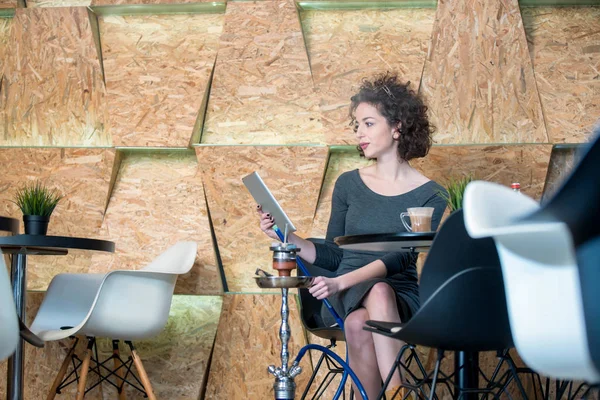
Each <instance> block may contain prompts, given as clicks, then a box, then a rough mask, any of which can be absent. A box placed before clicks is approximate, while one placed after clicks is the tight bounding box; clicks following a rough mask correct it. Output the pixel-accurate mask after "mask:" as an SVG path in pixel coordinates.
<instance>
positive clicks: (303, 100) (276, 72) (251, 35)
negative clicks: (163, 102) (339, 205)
mask: <svg viewBox="0 0 600 400" xmlns="http://www.w3.org/2000/svg"><path fill="white" fill-rule="evenodd" d="M201 142H202V143H206V144H209V143H210V144H288V143H312V144H320V143H324V142H325V131H324V128H323V125H322V123H321V114H320V112H319V101H318V98H317V96H316V94H315V92H314V90H313V80H312V77H311V70H310V64H309V60H308V55H307V53H306V47H305V44H304V38H303V35H302V27H301V26H300V19H299V16H298V10H297V8H296V4H295V2H294V1H293V0H275V1H257V2H230V3H229V4H228V5H227V11H226V14H225V21H224V26H223V34H222V35H221V38H220V43H219V54H218V57H217V62H216V65H215V74H214V79H213V82H212V86H211V92H210V99H209V101H208V109H207V115H206V122H205V125H204V131H203V134H202V140H201Z"/></svg>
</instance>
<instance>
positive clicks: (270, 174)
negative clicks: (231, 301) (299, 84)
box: [196, 146, 328, 292]
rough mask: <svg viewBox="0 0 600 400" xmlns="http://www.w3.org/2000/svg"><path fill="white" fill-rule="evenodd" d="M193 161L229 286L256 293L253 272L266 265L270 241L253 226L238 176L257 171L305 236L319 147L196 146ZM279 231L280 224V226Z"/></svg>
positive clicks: (320, 171) (320, 166) (250, 202)
mask: <svg viewBox="0 0 600 400" xmlns="http://www.w3.org/2000/svg"><path fill="white" fill-rule="evenodd" d="M196 152H197V156H198V164H199V166H200V170H201V171H202V179H203V182H204V187H205V188H206V196H207V199H208V207H209V210H210V214H211V219H212V223H213V227H214V231H215V235H216V238H217V244H218V247H219V251H220V253H221V259H222V262H223V269H224V271H225V277H226V280H227V285H228V288H229V291H232V292H240V291H244V292H259V291H261V289H259V288H258V287H257V286H256V283H255V282H254V279H253V276H254V271H255V270H256V268H257V267H260V268H262V269H264V270H266V271H270V270H272V263H273V262H272V257H273V255H272V253H271V252H270V250H269V246H270V244H271V242H272V240H271V239H269V238H268V237H267V236H266V235H265V234H264V233H263V232H262V231H261V230H260V227H259V219H258V215H257V213H256V203H255V201H254V199H253V198H252V196H251V195H250V193H249V192H248V191H247V190H246V187H245V186H244V185H243V183H242V177H244V176H246V175H248V174H250V173H252V172H254V171H258V173H259V174H260V176H261V178H262V179H263V180H264V181H265V183H266V185H267V186H268V187H269V189H270V190H271V191H272V193H273V195H274V196H275V198H276V199H277V200H278V201H279V204H281V207H283V209H284V210H285V212H286V214H287V215H288V216H289V217H290V219H291V220H292V221H293V223H294V225H296V228H297V229H298V234H299V235H300V236H302V237H306V236H307V234H308V232H310V229H311V223H312V219H313V216H314V213H315V208H316V206H317V199H318V197H319V189H320V188H321V181H322V179H323V175H324V173H325V165H326V162H327V152H328V150H327V148H325V147H301V146H295V147H279V146H273V147H271V146H265V147H251V146H216V147H197V148H196ZM280 228H281V229H282V231H283V229H284V228H285V227H283V226H282V227H280Z"/></svg>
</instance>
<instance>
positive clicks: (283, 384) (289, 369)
mask: <svg viewBox="0 0 600 400" xmlns="http://www.w3.org/2000/svg"><path fill="white" fill-rule="evenodd" d="M274 230H275V232H276V233H277V236H278V237H279V239H280V240H281V243H273V244H272V246H271V247H270V248H269V249H270V250H271V251H272V252H273V269H275V270H276V271H277V272H278V275H272V274H269V273H267V272H265V271H263V270H261V269H260V268H259V269H257V270H256V274H257V275H258V276H256V277H255V278H254V279H255V280H256V284H257V285H258V287H260V288H271V289H274V288H279V289H281V326H280V328H279V339H280V340H281V366H280V367H276V366H275V365H270V366H269V367H268V368H267V371H268V372H269V373H270V374H271V375H273V376H274V377H275V383H274V384H273V389H274V394H275V400H293V399H294V398H295V395H296V383H295V381H294V378H295V377H296V376H298V375H299V374H300V373H301V372H302V368H301V367H300V361H301V360H302V357H303V356H304V354H306V352H307V351H308V350H317V351H322V352H324V353H326V354H327V355H328V356H330V357H331V358H333V359H334V360H335V361H336V362H338V363H339V364H340V365H341V366H342V368H343V370H344V372H343V374H342V379H341V381H340V385H339V387H338V389H337V391H336V393H335V395H334V397H333V399H334V400H337V399H338V398H339V397H340V395H341V393H342V390H343V388H344V385H345V383H346V380H347V378H348V376H350V378H351V379H352V380H353V381H354V383H355V385H356V388H357V389H358V391H359V392H360V394H361V396H362V398H363V399H365V400H368V399H367V395H366V393H365V391H364V388H363V387H362V385H361V384H360V381H359V380H358V378H357V377H356V375H355V374H354V372H353V371H352V370H351V369H350V367H349V366H348V364H347V363H346V362H345V361H344V360H343V359H342V358H341V357H340V356H338V355H337V354H335V353H334V352H333V351H331V350H330V349H328V348H326V347H324V346H321V345H316V344H309V345H306V346H304V347H303V348H302V349H300V351H299V353H298V355H297V356H296V359H295V360H294V361H293V362H292V365H291V366H289V357H290V354H289V350H288V342H289V340H290V336H291V330H290V326H289V323H288V317H289V306H288V290H289V289H290V288H309V287H311V286H312V283H313V279H314V278H313V277H312V276H310V274H309V273H308V270H307V269H306V267H305V266H304V264H303V263H302V260H301V259H300V258H296V253H297V252H298V251H300V249H299V248H298V247H297V246H296V245H294V244H293V243H287V224H286V228H285V235H284V234H282V233H281V230H280V229H279V228H278V227H277V226H275V227H274ZM296 265H297V266H298V268H299V269H300V271H301V272H302V274H304V276H291V272H292V270H294V269H296ZM323 301H324V303H325V306H326V307H327V308H328V309H329V311H330V312H331V313H332V315H333V316H334V318H335V320H336V322H337V324H338V325H339V326H340V328H342V329H343V327H344V322H343V321H342V319H341V318H340V317H339V315H338V314H337V313H336V312H335V310H334V309H333V307H332V306H331V303H330V302H329V301H328V300H327V299H325V300H323Z"/></svg>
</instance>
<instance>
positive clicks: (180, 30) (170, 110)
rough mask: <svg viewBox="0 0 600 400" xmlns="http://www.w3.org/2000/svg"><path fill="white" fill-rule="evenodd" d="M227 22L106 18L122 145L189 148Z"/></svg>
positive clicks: (215, 18)
mask: <svg viewBox="0 0 600 400" xmlns="http://www.w3.org/2000/svg"><path fill="white" fill-rule="evenodd" d="M222 23H223V15H219V14H193V15H148V16H127V17H122V16H109V17H104V18H101V19H100V31H101V38H102V53H103V58H104V71H105V73H106V86H107V91H108V94H107V102H108V109H109V112H110V124H111V128H112V134H113V142H114V144H115V145H116V146H156V147H159V146H160V147H188V145H189V143H190V139H191V138H192V133H193V131H194V125H195V124H196V119H197V118H198V113H199V111H200V109H201V105H202V99H203V97H204V94H205V91H206V90H207V87H208V83H209V82H208V81H209V77H210V74H211V70H212V68H213V65H214V62H215V57H216V54H217V47H218V38H219V35H220V33H221V29H222ZM198 129H200V128H199V127H198Z"/></svg>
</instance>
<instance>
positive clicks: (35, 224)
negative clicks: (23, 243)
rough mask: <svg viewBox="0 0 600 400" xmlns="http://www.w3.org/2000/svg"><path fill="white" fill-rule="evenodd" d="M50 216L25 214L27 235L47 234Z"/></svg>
mask: <svg viewBox="0 0 600 400" xmlns="http://www.w3.org/2000/svg"><path fill="white" fill-rule="evenodd" d="M48 222H50V217H44V216H41V215H23V224H24V225H25V234H26V235H45V234H46V232H48Z"/></svg>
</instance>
